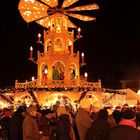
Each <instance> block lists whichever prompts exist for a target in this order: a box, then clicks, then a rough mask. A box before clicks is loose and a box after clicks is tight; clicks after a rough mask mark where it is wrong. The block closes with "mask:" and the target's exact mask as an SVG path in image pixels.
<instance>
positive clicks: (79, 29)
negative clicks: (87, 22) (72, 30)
mask: <svg viewBox="0 0 140 140" xmlns="http://www.w3.org/2000/svg"><path fill="white" fill-rule="evenodd" d="M80 35H81V28H78V36H80Z"/></svg>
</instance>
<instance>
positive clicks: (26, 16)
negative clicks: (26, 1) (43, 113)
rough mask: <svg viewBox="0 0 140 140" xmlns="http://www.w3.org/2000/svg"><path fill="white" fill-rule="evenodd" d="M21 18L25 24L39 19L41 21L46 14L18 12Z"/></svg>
mask: <svg viewBox="0 0 140 140" xmlns="http://www.w3.org/2000/svg"><path fill="white" fill-rule="evenodd" d="M20 14H21V16H22V18H23V19H24V20H25V21H26V22H27V23H29V22H33V21H36V20H39V19H42V18H44V17H46V16H48V15H47V12H42V11H30V10H20Z"/></svg>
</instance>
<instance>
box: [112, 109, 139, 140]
mask: <svg viewBox="0 0 140 140" xmlns="http://www.w3.org/2000/svg"><path fill="white" fill-rule="evenodd" d="M135 120H136V114H135V113H134V112H133V111H132V110H131V109H129V108H128V109H125V110H124V111H123V112H122V114H121V121H120V123H119V125H117V126H115V127H114V128H112V129H111V130H110V133H109V140H140V131H139V130H138V129H136V122H135Z"/></svg>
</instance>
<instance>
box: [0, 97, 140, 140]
mask: <svg viewBox="0 0 140 140" xmlns="http://www.w3.org/2000/svg"><path fill="white" fill-rule="evenodd" d="M0 140H140V105H139V104H137V105H136V106H134V107H129V105H128V104H124V105H123V106H116V107H115V109H112V107H110V106H105V107H102V108H99V107H97V106H95V105H94V104H91V103H90V101H89V100H88V99H87V98H84V99H82V100H81V101H80V103H79V108H78V110H77V111H76V112H75V111H73V108H72V106H64V105H61V104H59V102H57V104H55V105H54V106H53V107H51V108H49V109H41V108H40V107H39V106H38V105H36V104H31V105H30V106H29V107H26V106H20V107H18V108H17V110H16V111H15V112H14V111H12V110H10V109H8V108H4V109H3V110H0Z"/></svg>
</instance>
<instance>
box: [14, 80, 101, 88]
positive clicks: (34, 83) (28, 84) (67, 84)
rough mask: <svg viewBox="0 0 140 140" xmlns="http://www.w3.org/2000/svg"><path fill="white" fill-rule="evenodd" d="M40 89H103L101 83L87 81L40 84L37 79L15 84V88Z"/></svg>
mask: <svg viewBox="0 0 140 140" xmlns="http://www.w3.org/2000/svg"><path fill="white" fill-rule="evenodd" d="M39 87H47V88H48V87H50V88H55V87H93V88H101V82H100V81H98V82H87V81H85V80H80V81H79V82H78V81H77V80H75V79H74V80H69V81H67V80H52V81H48V82H46V83H45V84H41V85H39V84H38V81H37V79H36V80H33V81H29V82H23V83H19V82H18V81H17V80H16V82H15V88H17V89H18V88H24V89H26V88H39Z"/></svg>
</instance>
